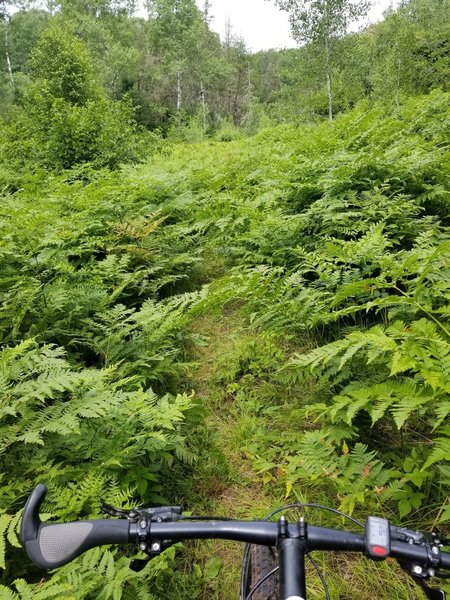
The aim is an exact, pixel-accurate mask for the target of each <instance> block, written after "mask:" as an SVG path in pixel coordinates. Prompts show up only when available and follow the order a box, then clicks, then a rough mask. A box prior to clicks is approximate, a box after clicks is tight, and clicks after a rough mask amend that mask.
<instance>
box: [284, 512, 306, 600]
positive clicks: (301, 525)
mask: <svg viewBox="0 0 450 600" xmlns="http://www.w3.org/2000/svg"><path fill="white" fill-rule="evenodd" d="M287 525H288V523H287V519H286V517H281V518H280V519H279V521H278V541H277V549H278V560H279V565H280V571H279V573H280V600H306V574H305V554H306V544H307V530H306V522H305V521H304V520H303V519H301V520H300V521H299V522H298V523H297V524H296V526H295V527H294V528H292V527H291V531H289V530H288V526H287ZM292 530H293V531H292Z"/></svg>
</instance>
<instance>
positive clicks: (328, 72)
mask: <svg viewBox="0 0 450 600" xmlns="http://www.w3.org/2000/svg"><path fill="white" fill-rule="evenodd" d="M325 70H326V75H327V96H328V118H329V119H330V123H331V124H333V94H332V90H331V65H330V41H329V39H328V35H326V36H325Z"/></svg>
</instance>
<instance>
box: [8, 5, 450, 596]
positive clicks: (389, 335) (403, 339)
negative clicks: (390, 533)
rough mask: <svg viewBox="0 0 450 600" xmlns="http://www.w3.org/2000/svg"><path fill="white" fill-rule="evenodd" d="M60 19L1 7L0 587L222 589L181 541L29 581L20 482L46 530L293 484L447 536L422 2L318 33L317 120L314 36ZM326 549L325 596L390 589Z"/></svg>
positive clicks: (226, 578)
mask: <svg viewBox="0 0 450 600" xmlns="http://www.w3.org/2000/svg"><path fill="white" fill-rule="evenodd" d="M444 5H445V6H444ZM80 7H81V4H80V5H78V3H73V2H63V3H61V6H60V7H59V8H60V9H59V11H57V12H56V14H54V15H50V14H47V13H45V12H44V11H41V10H36V9H35V10H21V11H19V12H16V13H14V14H8V12H7V11H6V10H5V11H3V13H2V15H3V17H2V21H1V23H0V25H1V28H2V29H1V33H2V34H5V35H4V36H3V37H2V42H1V43H2V44H3V46H2V47H1V49H0V55H1V56H2V57H5V80H4V81H3V82H1V83H0V86H3V87H2V88H0V89H3V90H8V93H7V94H5V95H4V96H3V97H2V109H1V110H2V114H3V121H2V122H1V123H0V149H1V159H0V161H1V162H0V190H1V204H0V234H1V240H2V241H1V244H0V274H1V275H0V343H1V346H0V389H1V396H2V403H1V410H0V420H1V424H2V429H1V433H0V444H1V448H2V450H1V454H0V465H1V466H0V473H1V480H0V534H1V535H0V540H1V542H0V568H1V569H2V575H1V584H2V585H1V586H0V598H5V600H15V599H18V600H25V599H28V598H36V599H41V600H43V599H44V598H68V599H69V598H73V599H76V600H78V599H80V600H81V599H82V598H86V599H93V598H96V599H97V598H99V599H100V600H108V599H110V598H111V599H114V600H120V598H124V599H125V598H130V599H133V600H134V599H135V598H137V597H139V598H149V599H152V598H160V597H161V595H162V594H163V595H164V597H167V598H172V597H173V598H179V597H180V590H184V592H185V595H186V597H190V598H199V597H205V598H220V599H221V600H228V599H229V598H231V595H227V594H231V593H232V592H233V589H234V588H233V581H232V579H233V574H235V573H236V567H235V562H233V561H235V557H234V556H228V555H225V554H224V556H223V557H222V558H223V562H224V564H225V565H226V566H227V569H223V570H222V569H221V562H220V560H218V559H216V558H214V559H213V558H211V557H210V556H208V560H206V561H205V560H203V558H204V556H202V552H201V550H199V548H194V549H192V548H191V549H190V550H188V551H187V553H186V552H185V553H184V554H183V551H181V554H180V551H179V550H178V548H177V549H175V548H172V549H171V550H170V551H169V552H168V553H165V554H164V555H163V556H162V557H161V559H160V560H155V561H152V562H151V563H150V564H149V566H147V567H146V568H145V569H144V570H143V571H142V572H141V573H139V574H136V573H133V572H131V571H130V570H129V568H128V559H127V558H126V557H125V556H124V553H123V551H122V550H120V551H119V550H117V549H112V550H111V549H110V550H94V551H91V552H89V553H87V554H86V555H85V556H83V557H80V559H78V560H77V561H75V562H74V563H72V564H70V565H68V566H66V567H64V568H62V569H60V570H58V571H57V572H55V573H53V574H50V575H48V576H47V577H45V578H44V579H43V578H42V573H41V572H39V571H38V570H37V569H35V568H34V567H33V566H32V565H30V563H28V562H27V561H25V560H24V553H23V550H22V549H21V548H20V545H19V543H18V539H17V527H18V523H19V521H20V511H21V509H22V507H23V505H24V503H25V499H26V497H27V495H28V494H29V492H30V490H31V489H32V488H33V486H34V485H35V484H36V483H37V482H38V481H45V482H46V483H47V485H48V486H49V498H48V501H47V503H46V506H45V510H46V513H45V517H46V518H47V519H64V520H68V519H77V518H85V517H96V516H98V515H99V514H100V505H101V503H102V501H107V502H109V503H112V504H115V505H118V506H131V505H136V504H146V505H151V504H158V503H165V502H171V503H172V502H180V503H182V504H183V505H184V507H185V508H186V509H192V510H193V509H194V508H195V507H198V508H199V509H201V510H210V509H213V510H214V511H216V510H218V511H219V512H220V511H222V510H224V511H225V512H228V514H229V515H230V516H235V515H239V516H245V517H251V516H260V515H261V514H262V513H263V512H264V510H265V509H266V508H268V507H269V506H271V505H279V504H282V503H284V502H285V501H286V500H288V501H290V500H295V499H301V500H304V499H308V500H310V501H322V502H323V503H326V504H330V505H333V506H336V507H340V508H342V509H344V510H346V511H348V512H351V513H360V514H361V516H362V517H364V515H366V514H367V513H369V512H370V513H379V514H383V515H385V516H388V517H390V518H392V519H393V520H396V521H399V520H402V522H404V523H405V522H407V521H408V522H410V523H411V524H413V525H414V526H415V527H418V528H420V527H421V528H424V529H430V528H432V527H438V526H439V527H443V528H444V529H445V528H446V527H448V522H449V521H450V506H449V504H448V493H449V484H450V469H449V466H448V456H449V455H450V428H449V419H448V414H449V410H450V401H449V395H448V394H449V384H448V379H449V372H450V313H449V303H448V300H449V296H450V284H449V281H450V277H449V276H450V273H449V258H450V238H449V234H448V225H449V210H448V206H449V189H450V187H449V183H450V182H449V180H450V167H449V140H450V109H449V106H450V102H449V100H450V95H449V93H448V91H447V92H446V91H445V87H446V86H447V85H448V81H447V75H446V73H447V70H448V39H447V38H446V36H447V29H448V14H449V13H448V12H446V8H445V7H446V3H445V2H444V1H443V2H437V1H436V0H430V1H428V0H420V1H418V0H417V1H416V0H415V1H414V2H411V3H409V4H408V5H405V6H402V7H401V8H400V10H399V11H398V12H396V13H391V14H389V15H388V17H387V18H386V20H385V21H384V22H383V23H381V24H379V25H377V26H376V27H373V28H371V29H368V30H366V31H365V32H363V33H361V34H358V35H356V34H355V35H352V36H345V37H342V39H340V40H334V42H333V43H335V44H336V48H337V49H339V48H340V49H341V50H342V52H339V51H337V52H335V54H334V56H335V57H336V63H334V62H333V64H331V63H330V65H329V66H330V68H331V71H330V73H331V74H332V76H333V100H332V101H333V103H334V109H335V113H336V112H337V113H339V112H342V113H343V114H340V115H338V116H337V117H336V119H335V120H334V124H333V126H330V125H329V124H328V123H326V122H325V119H323V118H321V117H325V116H326V114H327V112H328V100H330V98H328V99H327V94H326V88H325V87H324V86H325V82H324V81H323V78H322V75H321V73H320V69H319V66H318V65H319V62H318V61H319V58H320V57H319V56H318V55H317V54H316V53H315V49H314V47H313V46H311V45H309V46H306V47H304V48H301V49H299V50H298V51H285V52H281V53H275V52H274V53H271V52H269V53H267V54H258V55H255V56H252V57H250V56H248V55H247V54H246V51H245V48H244V47H243V45H242V44H241V43H240V42H239V41H238V40H236V39H235V38H233V36H232V35H231V32H229V39H228V41H227V42H226V43H225V45H224V46H221V45H220V42H219V40H218V39H217V38H216V37H215V36H214V35H213V34H211V32H210V31H209V29H208V24H209V18H210V17H209V13H208V3H206V4H205V11H204V13H203V14H202V13H200V12H199V10H198V9H197V8H196V7H195V6H194V4H193V2H187V1H186V2H180V3H178V4H177V10H175V11H174V10H172V9H173V6H172V4H171V2H170V1H169V0H158V1H157V2H156V1H155V2H151V3H149V10H150V13H149V15H150V16H149V19H147V20H145V19H142V18H137V17H133V16H132V10H131V8H132V7H131V6H128V5H127V6H126V7H124V6H122V5H117V6H114V7H112V5H110V4H109V3H103V2H99V3H98V4H96V5H95V7H94V5H92V6H91V9H90V11H88V12H87V13H86V14H84V13H83V11H82V10H81V9H80ZM125 9H126V10H125ZM433 24H435V25H436V28H435V27H434V25H433ZM171 28H173V30H174V31H176V32H177V35H176V36H175V37H174V38H173V39H169V36H168V35H167V31H168V30H170V29H171ZM35 29H36V31H35ZM341 33H342V32H341ZM138 34H139V35H138ZM412 34H414V35H412ZM148 36H149V37H148ZM148 39H150V40H151V44H150V45H149V48H150V50H148V52H147V54H145V55H143V56H141V55H140V54H139V53H138V49H139V48H141V47H143V45H144V42H143V41H142V40H147V41H148ZM386 39H387V40H389V41H392V45H391V46H389V44H387V43H386ZM127 40H128V41H127ZM130 40H133V42H131V41H130ZM20 41H23V47H22V46H21V45H20V43H19V42H20ZM163 42H164V43H163ZM139 44H141V45H139ZM227 44H228V45H227ZM388 46H389V47H388ZM19 48H21V50H20V52H19ZM381 49H386V51H385V52H381ZM184 50H186V51H185V52H184ZM2 52H3V54H1V53H2ZM6 57H7V58H8V60H9V63H8V61H6ZM206 57H208V60H206ZM349 57H353V58H354V59H355V60H353V58H352V60H350V58H349ZM355 57H356V58H355ZM213 59H214V60H213ZM2 60H3V58H2ZM14 61H16V62H14ZM133 61H134V62H133ZM140 61H143V62H142V63H141V62H140ZM214 61H216V62H214ZM339 61H341V62H339ZM213 62H214V64H212V63H213ZM125 64H126V65H127V66H128V65H134V67H133V69H134V70H133V69H131V70H130V72H129V73H128V74H127V75H125V70H124V65H125ZM14 65H15V66H14ZM98 65H101V68H99V66H98ZM143 65H145V66H148V69H147V70H145V73H144V72H143V71H142V69H143ZM249 65H250V66H251V67H252V68H250V70H249V69H248V67H249ZM412 65H416V66H417V69H416V70H415V69H413V68H412ZM224 66H226V68H227V69H228V70H225V71H224V76H223V78H222V79H221V80H220V81H218V80H217V73H218V72H221V70H223V68H224ZM252 69H253V70H252ZM271 69H273V70H274V71H273V72H276V73H277V76H276V77H273V79H271V78H270V77H269V76H267V73H268V72H269V73H270V72H272V71H271ZM263 72H264V73H265V75H264V77H265V79H264V77H263V76H262V73H263ZM306 72H307V73H308V74H309V75H308V77H309V78H308V77H304V76H303V75H304V74H305V73H306ZM244 73H245V77H244V75H243V74H244ZM255 73H260V76H261V79H258V77H259V75H258V76H255ZM417 73H418V74H419V75H417ZM425 75H426V77H425ZM330 76H331V75H330ZM127 77H130V80H128V79H127ZM252 77H253V79H252ZM418 79H420V82H419V81H418ZM174 84H176V85H175V88H174V87H173V85H174ZM200 84H201V90H202V96H201V98H202V101H201V102H200V104H199V103H198V95H196V90H197V91H198V89H197V87H196V86H200ZM152 86H154V87H152ZM258 86H259V87H258ZM150 88H151V90H152V91H151V93H150V91H149V90H150ZM244 88H245V89H246V91H245V92H244ZM434 88H436V89H434ZM439 88H441V89H439ZM442 88H444V89H442ZM174 90H176V92H177V93H176V94H175V95H174V94H173V92H174ZM208 90H209V91H208ZM256 90H259V91H258V92H256ZM208 93H209V94H210V96H209V97H210V98H211V99H212V98H213V97H214V98H215V100H214V103H213V102H212V100H211V103H210V104H209V103H208V102H207V101H205V98H208ZM413 93H424V94H423V95H421V96H412V95H411V94H413ZM408 95H409V96H408ZM294 98H295V102H293V99H294ZM299 98H301V99H302V101H301V102H299ZM377 99H378V101H377ZM386 100H389V102H387V101H386ZM141 101H142V104H140V105H139V106H137V104H138V103H140V102H141ZM354 105H356V106H354ZM350 107H353V109H352V110H350V111H348V112H344V111H345V110H346V109H348V108H350ZM280 121H283V122H284V121H296V122H297V125H294V124H292V123H291V124H286V123H285V124H281V125H278V126H272V127H269V125H270V124H271V123H272V125H273V123H277V122H278V123H279V122H280ZM298 121H301V122H302V124H301V125H298ZM261 125H266V126H267V127H265V128H262V129H261V130H260V131H259V133H257V131H258V129H260V127H261ZM157 126H160V127H161V130H162V131H154V132H150V131H149V130H148V129H149V128H150V129H154V128H155V127H157ZM237 126H240V129H239V128H238V127H237ZM249 133H254V134H255V135H254V136H252V137H249V136H248V134H249ZM208 136H209V137H208ZM164 137H168V138H169V140H167V139H166V140H164V139H163V138H164ZM183 140H189V142H190V143H188V144H186V143H183ZM196 142H198V143H196ZM139 161H141V164H136V163H138V162H139ZM133 163H134V164H133ZM193 482H196V483H197V485H196V486H194V485H193ZM245 486H247V487H245ZM227 494H228V497H227ZM318 518H320V517H318ZM212 551H213V550H212V549H211V552H212ZM175 556H177V559H176V561H177V562H176V565H175ZM180 556H181V558H179V557H180ZM180 564H181V565H182V566H183V569H180V568H176V566H177V567H179V566H180ZM349 564H350V566H348V565H347V567H345V566H344V567H340V569H341V570H339V569H338V570H336V567H335V566H333V565H332V566H331V567H326V566H325V567H324V568H325V569H328V571H327V572H328V573H329V577H330V578H331V580H332V582H333V588H334V591H335V594H336V596H337V597H340V595H345V597H348V598H361V597H363V596H364V593H365V590H367V591H368V590H372V592H373V590H374V589H376V590H378V592H377V593H378V595H379V596H380V597H383V594H384V597H386V598H388V597H389V598H392V597H399V598H400V597H403V595H404V592H405V587H404V585H403V584H398V585H396V584H392V586H391V587H389V586H388V585H387V583H386V581H385V580H389V579H391V578H392V577H391V571H390V570H389V568H390V567H389V566H387V567H386V571H383V575H382V577H381V579H380V580H379V581H378V582H377V583H376V584H375V583H374V582H372V583H370V580H367V579H366V580H364V582H363V581H362V579H361V581H360V580H359V579H358V578H359V577H360V575H359V573H361V572H362V568H361V567H360V564H359V563H356V562H354V563H352V562H350V563H349ZM192 565H193V566H192ZM344 571H345V573H347V575H345V573H344ZM348 573H351V575H350V576H348ZM365 574H367V571H365ZM341 575H345V576H344V577H341ZM374 577H375V576H374ZM224 582H226V583H225V584H224ZM316 587H317V586H316V584H315V583H313V590H312V593H313V597H314V594H316V597H321V596H320V594H321V592H320V590H319V588H318V587H317V589H316ZM184 592H183V593H184ZM367 593H369V592H367Z"/></svg>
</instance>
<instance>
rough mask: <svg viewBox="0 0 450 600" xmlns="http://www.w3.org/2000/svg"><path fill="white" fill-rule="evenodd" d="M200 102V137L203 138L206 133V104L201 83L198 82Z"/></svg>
mask: <svg viewBox="0 0 450 600" xmlns="http://www.w3.org/2000/svg"><path fill="white" fill-rule="evenodd" d="M200 102H201V103H202V136H204V135H205V132H206V103H205V88H204V86H203V81H200Z"/></svg>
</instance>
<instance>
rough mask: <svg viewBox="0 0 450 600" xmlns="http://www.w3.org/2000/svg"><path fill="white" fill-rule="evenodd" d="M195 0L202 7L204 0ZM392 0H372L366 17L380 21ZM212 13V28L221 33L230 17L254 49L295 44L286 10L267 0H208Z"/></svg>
mask: <svg viewBox="0 0 450 600" xmlns="http://www.w3.org/2000/svg"><path fill="white" fill-rule="evenodd" d="M196 1H197V4H198V6H199V7H200V8H203V4H204V2H203V0H196ZM392 2H395V0H373V7H372V9H371V11H370V13H369V18H368V21H369V22H371V23H374V22H375V21H380V20H381V19H382V15H383V11H385V10H386V9H387V8H388V7H389V6H390V5H391V3H392ZM211 15H212V16H213V17H214V18H213V21H212V23H211V28H212V29H213V30H214V31H217V32H218V33H220V35H221V37H223V33H224V30H225V23H226V21H227V19H228V18H229V19H230V22H231V25H232V31H233V33H235V34H237V35H240V36H241V37H243V38H244V40H245V42H246V44H247V47H248V48H249V49H250V50H252V51H253V52H257V51H258V50H268V49H269V48H293V47H295V46H296V43H295V42H294V40H293V39H292V38H291V37H290V35H289V22H288V18H287V13H286V12H284V11H281V10H280V9H279V8H277V7H276V6H275V5H274V3H273V2H270V0H211ZM366 22H367V19H366ZM361 25H362V24H361Z"/></svg>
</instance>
